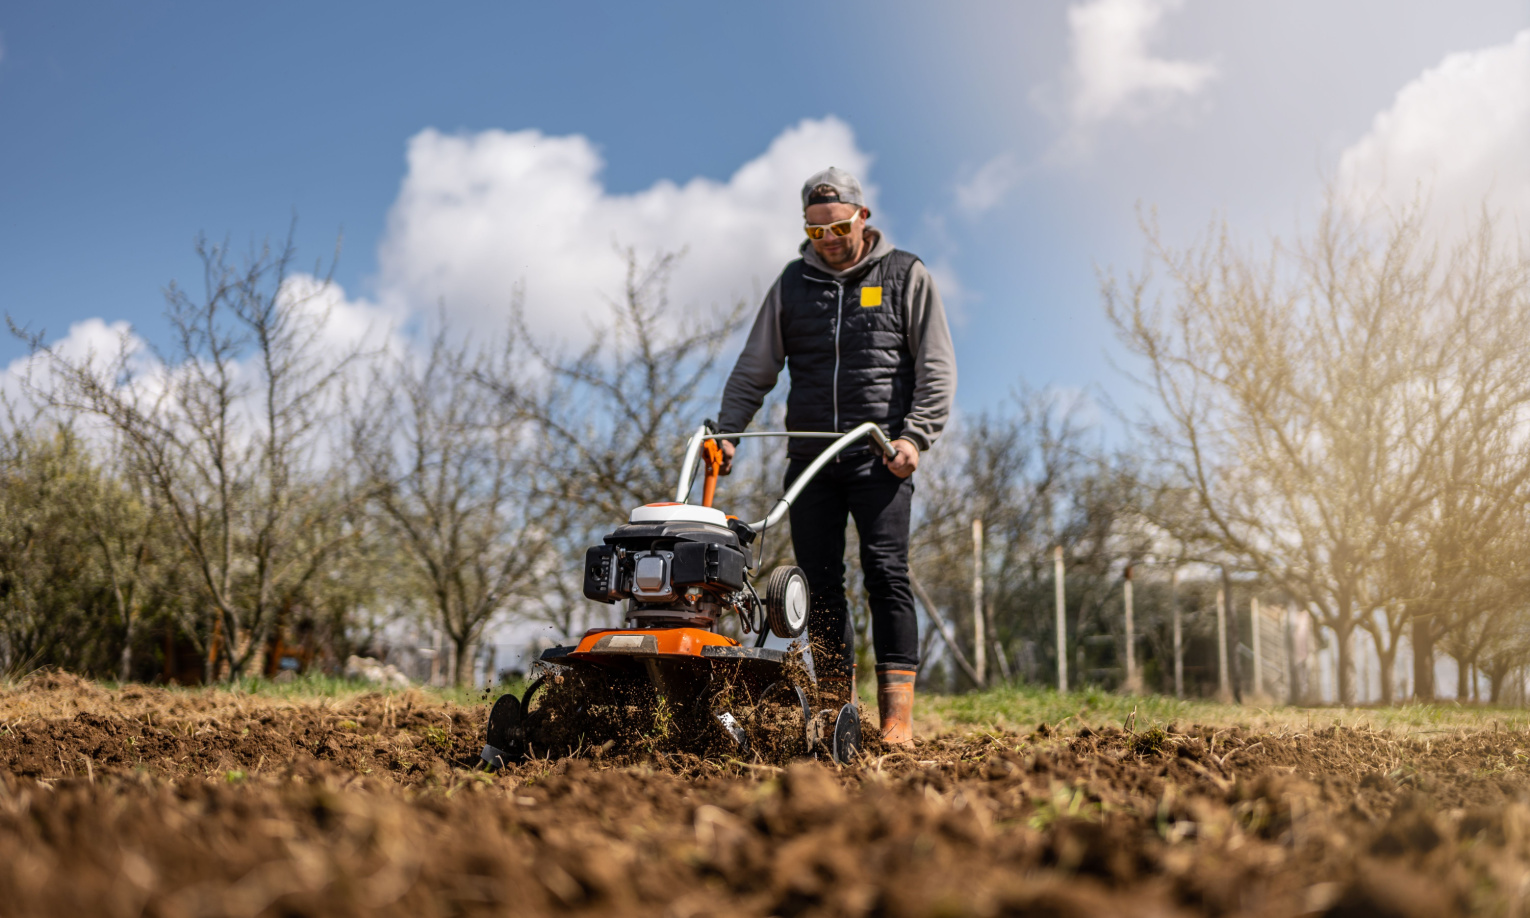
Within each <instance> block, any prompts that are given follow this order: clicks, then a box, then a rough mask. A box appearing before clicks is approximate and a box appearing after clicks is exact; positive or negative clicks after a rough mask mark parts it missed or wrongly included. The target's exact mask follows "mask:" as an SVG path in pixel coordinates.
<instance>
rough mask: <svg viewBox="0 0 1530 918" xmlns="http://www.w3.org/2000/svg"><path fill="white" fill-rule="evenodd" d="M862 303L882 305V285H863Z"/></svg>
mask: <svg viewBox="0 0 1530 918" xmlns="http://www.w3.org/2000/svg"><path fill="white" fill-rule="evenodd" d="M861 305H862V306H880V305H882V288H881V287H862V288H861Z"/></svg>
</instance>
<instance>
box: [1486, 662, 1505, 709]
mask: <svg viewBox="0 0 1530 918" xmlns="http://www.w3.org/2000/svg"><path fill="white" fill-rule="evenodd" d="M1508 674H1509V668H1508V667H1507V666H1502V665H1498V664H1495V665H1493V666H1490V667H1488V703H1489V704H1497V703H1498V701H1499V699H1500V698H1501V697H1502V694H1503V681H1504V677H1505V676H1507V675H1508Z"/></svg>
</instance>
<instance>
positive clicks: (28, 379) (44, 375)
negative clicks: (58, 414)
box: [0, 319, 148, 410]
mask: <svg viewBox="0 0 1530 918" xmlns="http://www.w3.org/2000/svg"><path fill="white" fill-rule="evenodd" d="M49 347H51V348H53V349H54V351H55V352H57V353H58V354H59V356H61V357H64V358H66V359H68V360H70V361H71V362H77V363H91V364H93V365H96V366H105V365H106V364H108V363H109V362H110V361H112V360H113V359H115V358H116V357H117V355H118V354H120V353H121V352H122V351H123V349H124V348H126V349H127V351H128V352H129V353H131V354H133V355H134V358H135V360H134V362H133V366H134V369H135V370H140V369H142V368H143V366H144V362H143V358H144V357H145V355H147V353H148V348H147V346H146V344H145V342H144V341H143V339H142V338H139V337H138V336H137V335H136V334H134V333H133V330H132V328H131V326H129V325H128V323H127V322H124V321H117V322H111V323H108V322H107V321H106V320H105V319H86V320H85V321H83V322H76V323H74V324H73V325H71V326H69V331H68V332H67V333H66V334H65V335H64V337H62V338H59V339H57V340H56V341H54V342H52V343H51V344H50V345H49ZM52 382H53V376H52V372H51V371H50V369H49V367H48V360H47V358H46V357H44V356H34V355H31V354H28V355H27V356H25V357H17V358H16V359H15V360H12V361H11V362H10V364H9V365H8V366H6V368H5V370H4V372H0V394H3V395H4V397H5V398H6V399H8V400H10V401H11V403H12V404H14V405H16V406H17V407H18V408H20V409H23V410H25V409H27V408H29V407H30V406H31V405H32V399H31V397H30V395H29V393H28V391H27V386H28V384H30V385H32V386H33V387H35V388H36V389H38V390H41V391H44V392H46V391H48V389H49V387H50V386H51V385H52Z"/></svg>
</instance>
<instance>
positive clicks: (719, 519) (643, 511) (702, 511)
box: [627, 501, 728, 527]
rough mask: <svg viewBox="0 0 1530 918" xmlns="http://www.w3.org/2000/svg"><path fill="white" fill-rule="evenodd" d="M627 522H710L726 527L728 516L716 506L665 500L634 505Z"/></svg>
mask: <svg viewBox="0 0 1530 918" xmlns="http://www.w3.org/2000/svg"><path fill="white" fill-rule="evenodd" d="M627 522H629V523H710V524H712V525H713V526H723V527H726V526H727V525H728V516H727V514H725V513H723V512H722V511H721V510H719V509H717V508H716V507H703V506H701V505H700V504H678V503H675V502H673V501H664V502H661V503H657V504H644V505H643V506H641V507H634V508H633V509H632V514H631V516H629V517H627Z"/></svg>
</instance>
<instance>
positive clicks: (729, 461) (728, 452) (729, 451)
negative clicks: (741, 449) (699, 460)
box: [717, 440, 738, 475]
mask: <svg viewBox="0 0 1530 918" xmlns="http://www.w3.org/2000/svg"><path fill="white" fill-rule="evenodd" d="M717 445H718V446H720V447H722V454H723V461H722V465H721V466H719V467H718V469H717V474H719V475H726V474H728V473H729V472H732V471H733V451H734V450H736V449H738V447H736V446H734V445H733V441H732V440H718V441H717Z"/></svg>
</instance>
